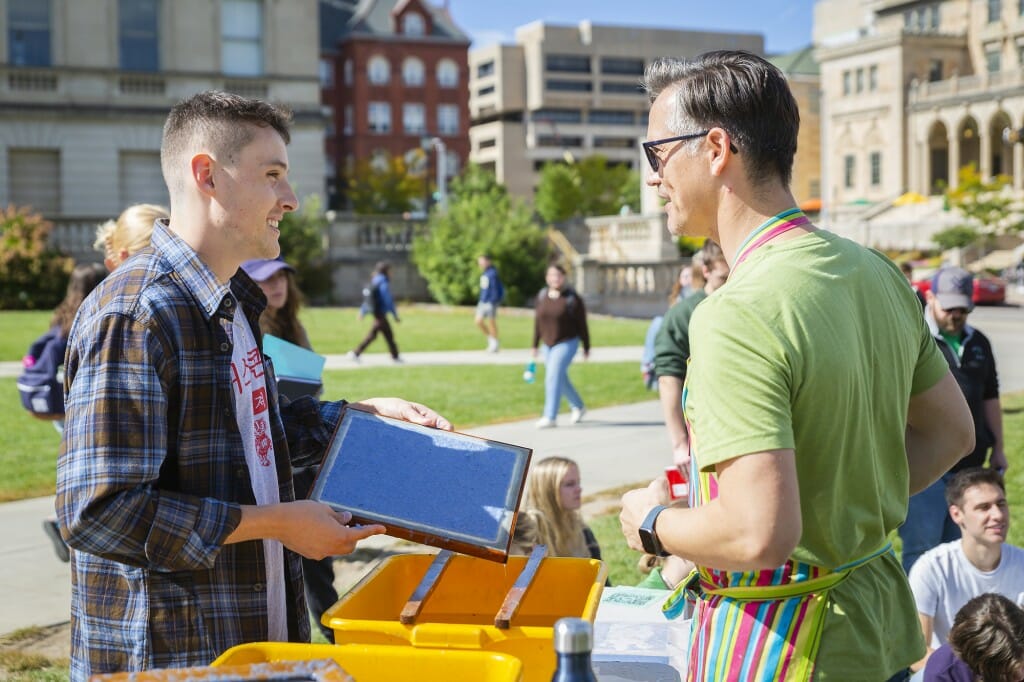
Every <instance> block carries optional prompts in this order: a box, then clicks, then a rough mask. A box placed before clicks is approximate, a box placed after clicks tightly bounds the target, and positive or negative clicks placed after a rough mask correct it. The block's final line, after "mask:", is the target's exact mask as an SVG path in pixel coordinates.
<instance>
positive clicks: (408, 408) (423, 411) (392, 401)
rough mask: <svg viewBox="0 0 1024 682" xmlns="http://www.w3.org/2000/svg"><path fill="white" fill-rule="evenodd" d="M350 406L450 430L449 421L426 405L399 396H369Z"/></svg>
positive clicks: (383, 415)
mask: <svg viewBox="0 0 1024 682" xmlns="http://www.w3.org/2000/svg"><path fill="white" fill-rule="evenodd" d="M350 406H351V407H353V408H355V409H357V410H363V411H365V412H372V413H373V414H379V415H380V416H382V417H393V418H395V419H401V420H403V421H407V422H412V423H413V424H420V425H422V426H433V427H436V428H439V429H444V430H445V431H451V430H452V425H451V422H449V421H448V420H447V419H445V418H444V417H442V416H441V415H439V414H438V413H437V412H434V411H433V410H432V409H430V408H429V407H427V406H426V405H420V404H419V403H411V402H409V401H408V400H402V399H401V398H369V399H367V400H360V401H359V402H358V403H351V404H350Z"/></svg>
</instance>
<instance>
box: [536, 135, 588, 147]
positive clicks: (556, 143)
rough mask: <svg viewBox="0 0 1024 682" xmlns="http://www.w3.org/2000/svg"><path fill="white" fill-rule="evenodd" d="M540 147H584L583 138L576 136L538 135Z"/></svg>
mask: <svg viewBox="0 0 1024 682" xmlns="http://www.w3.org/2000/svg"><path fill="white" fill-rule="evenodd" d="M537 146H538V147H582V146H583V138H582V137H579V136H576V135H569V136H559V135H538V136H537Z"/></svg>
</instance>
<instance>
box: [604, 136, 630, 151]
mask: <svg viewBox="0 0 1024 682" xmlns="http://www.w3.org/2000/svg"><path fill="white" fill-rule="evenodd" d="M594 147H595V148H598V149H633V148H635V147H636V138H635V137H595V138H594Z"/></svg>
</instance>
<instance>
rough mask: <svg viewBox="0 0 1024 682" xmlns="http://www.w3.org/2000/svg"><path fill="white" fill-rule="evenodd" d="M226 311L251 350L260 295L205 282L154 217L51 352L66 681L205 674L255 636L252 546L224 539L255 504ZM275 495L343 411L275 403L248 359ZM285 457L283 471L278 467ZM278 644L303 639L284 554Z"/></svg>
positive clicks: (290, 563) (301, 601) (270, 384)
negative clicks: (190, 671) (131, 674)
mask: <svg viewBox="0 0 1024 682" xmlns="http://www.w3.org/2000/svg"><path fill="white" fill-rule="evenodd" d="M235 305H241V306H242V309H243V310H244V312H245V314H246V317H247V318H248V320H249V324H250V326H251V327H252V329H253V333H254V335H255V336H256V338H257V342H258V343H259V344H260V347H261V349H262V336H261V334H260V331H259V322H258V320H259V315H260V312H261V311H262V309H263V307H264V305H265V299H264V298H263V295H262V293H261V292H260V290H259V288H258V287H257V286H256V285H255V284H254V283H253V282H252V280H250V279H249V278H248V277H247V276H246V275H245V274H244V273H242V272H241V271H239V274H236V275H235V277H233V278H232V280H231V282H230V284H229V285H226V284H221V283H220V282H218V280H217V278H216V277H215V276H214V275H213V273H212V272H211V271H210V270H209V268H207V266H206V265H205V264H204V263H203V262H202V261H200V260H199V258H198V256H197V255H196V253H195V252H194V251H193V250H192V249H191V248H190V247H189V246H188V245H187V244H186V243H185V242H184V241H182V240H181V239H180V238H178V237H177V236H175V235H174V234H172V233H171V232H170V231H169V230H167V229H166V228H165V227H164V226H163V225H162V224H160V223H158V224H157V225H156V229H155V230H154V232H153V238H152V243H151V247H149V248H147V249H145V250H143V251H142V252H140V253H139V254H137V255H136V256H135V257H133V258H132V259H130V260H129V261H127V262H126V263H124V264H123V265H121V266H120V267H119V268H118V269H117V271H116V272H114V273H112V274H111V275H110V276H109V277H108V278H107V279H106V280H105V281H104V282H103V283H102V284H101V285H100V287H99V288H98V289H97V290H96V291H95V292H94V293H93V294H92V295H91V296H89V298H88V299H87V300H86V301H85V303H84V304H83V306H82V308H81V310H80V312H79V314H78V318H77V319H76V321H75V324H74V327H73V329H72V331H71V338H70V341H69V343H68V352H67V357H66V363H65V366H66V378H65V395H66V396H67V419H66V422H65V428H64V436H63V439H62V442H61V451H60V457H59V460H58V465H57V512H58V517H59V520H60V526H61V531H62V533H63V535H64V537H65V539H66V540H67V542H68V544H69V545H70V546H71V547H72V548H73V549H74V550H75V551H74V552H72V557H73V558H72V577H71V583H72V592H71V621H72V639H71V677H72V679H74V680H84V679H86V678H88V676H89V675H91V674H96V673H106V672H112V671H125V670H143V669H149V668H166V667H185V666H195V665H207V664H209V663H210V662H211V661H212V660H213V659H214V658H215V657H216V656H217V655H219V654H220V653H222V652H223V651H224V650H225V649H227V648H229V647H232V646H234V645H236V644H241V643H244V642H254V641H261V640H265V639H266V638H267V602H266V586H265V584H264V583H265V581H266V570H265V564H264V557H263V543H262V542H261V541H258V540H257V541H250V542H242V543H235V544H230V545H225V544H224V539H225V537H226V536H227V535H228V534H230V533H231V532H232V531H233V530H234V529H235V528H236V527H237V526H238V523H239V521H240V519H241V509H240V505H243V504H255V499H254V496H253V491H252V486H251V484H250V479H249V470H248V467H247V466H246V462H245V455H244V450H243V446H242V439H241V435H240V434H239V431H238V425H237V422H236V417H235V407H234V397H233V393H232V386H231V376H230V362H231V341H230V337H229V335H228V333H227V331H226V327H227V326H229V325H230V322H231V318H232V315H233V312H234V306H235ZM264 369H265V376H266V384H267V391H268V394H269V399H270V400H269V402H270V406H271V410H270V417H271V431H272V436H273V440H274V452H275V454H276V456H277V474H278V479H279V481H280V494H281V501H282V502H285V501H290V500H293V499H294V493H293V489H292V474H291V466H290V464H295V465H302V464H309V463H313V462H316V461H318V460H319V458H321V457H322V455H323V452H324V449H325V447H326V445H327V442H328V440H329V438H330V435H331V433H332V432H333V429H334V426H335V425H336V424H337V422H338V419H339V417H340V412H341V407H342V405H343V402H338V403H317V402H316V401H314V400H313V399H312V398H303V399H300V400H297V401H295V402H292V403H287V402H286V403H285V404H284V405H278V396H277V387H276V382H275V381H274V373H273V366H272V364H271V362H270V359H269V358H264ZM289 459H291V462H289ZM285 573H286V585H287V602H288V623H289V630H288V631H289V638H290V639H291V640H292V641H309V621H308V618H307V616H306V606H305V598H304V596H303V589H302V573H301V567H300V559H299V556H298V555H296V554H294V553H293V552H290V551H288V550H287V549H285Z"/></svg>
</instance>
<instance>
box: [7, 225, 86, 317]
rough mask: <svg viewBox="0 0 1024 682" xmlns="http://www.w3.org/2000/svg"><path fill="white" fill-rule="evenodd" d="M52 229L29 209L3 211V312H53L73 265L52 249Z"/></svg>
mask: <svg viewBox="0 0 1024 682" xmlns="http://www.w3.org/2000/svg"><path fill="white" fill-rule="evenodd" d="M52 230H53V225H52V224H51V223H50V222H48V221H46V220H44V219H43V217H42V216H41V215H39V214H38V213H33V212H32V211H31V209H29V208H27V207H21V208H16V207H14V206H8V207H7V208H6V209H4V210H0V310H45V309H49V308H53V307H54V306H56V305H57V304H58V303H60V301H61V299H63V298H64V292H65V290H66V289H67V286H68V277H69V276H70V275H71V268H72V267H74V261H73V260H72V259H71V258H68V257H67V256H65V255H63V254H61V253H59V252H57V251H56V250H54V249H52V248H51V247H50V246H49V244H48V243H47V240H48V239H49V237H50V232H51V231H52Z"/></svg>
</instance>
